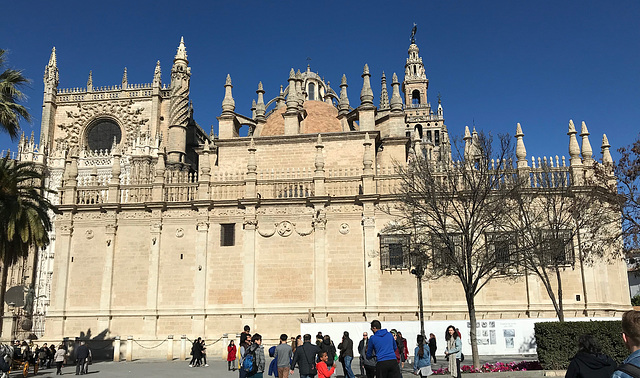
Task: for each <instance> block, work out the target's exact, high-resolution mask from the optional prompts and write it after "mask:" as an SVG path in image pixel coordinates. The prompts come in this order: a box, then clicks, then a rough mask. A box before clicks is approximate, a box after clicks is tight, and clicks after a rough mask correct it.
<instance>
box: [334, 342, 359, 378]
mask: <svg viewBox="0 0 640 378" xmlns="http://www.w3.org/2000/svg"><path fill="white" fill-rule="evenodd" d="M338 349H339V350H340V362H341V363H342V372H343V373H344V375H345V377H346V378H355V377H356V376H355V374H353V370H351V362H352V361H353V340H351V339H350V338H349V332H347V331H344V333H343V334H342V342H341V343H340V344H338Z"/></svg>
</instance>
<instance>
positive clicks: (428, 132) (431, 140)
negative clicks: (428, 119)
mask: <svg viewBox="0 0 640 378" xmlns="http://www.w3.org/2000/svg"><path fill="white" fill-rule="evenodd" d="M427 142H433V139H431V130H427Z"/></svg>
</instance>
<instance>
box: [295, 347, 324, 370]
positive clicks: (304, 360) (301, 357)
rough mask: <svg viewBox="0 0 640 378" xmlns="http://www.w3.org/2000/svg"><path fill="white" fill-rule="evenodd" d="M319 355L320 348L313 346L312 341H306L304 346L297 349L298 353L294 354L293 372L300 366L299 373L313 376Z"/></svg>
mask: <svg viewBox="0 0 640 378" xmlns="http://www.w3.org/2000/svg"><path fill="white" fill-rule="evenodd" d="M317 354H318V347H317V346H315V345H313V344H311V342H310V341H305V342H304V344H302V345H300V346H299V347H297V348H296V352H295V353H294V354H293V359H292V360H291V370H293V369H294V368H295V367H296V365H298V369H299V370H300V371H299V372H298V373H300V375H309V374H311V370H312V368H313V367H315V366H316V355H317Z"/></svg>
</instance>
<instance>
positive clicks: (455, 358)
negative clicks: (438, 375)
mask: <svg viewBox="0 0 640 378" xmlns="http://www.w3.org/2000/svg"><path fill="white" fill-rule="evenodd" d="M444 338H445V340H447V348H446V349H445V352H444V355H445V356H446V357H447V358H448V359H449V374H451V376H452V377H459V376H460V359H461V358H462V341H461V340H460V337H458V332H457V331H456V328H455V327H454V326H452V325H450V326H449V327H447V331H446V332H445V335H444Z"/></svg>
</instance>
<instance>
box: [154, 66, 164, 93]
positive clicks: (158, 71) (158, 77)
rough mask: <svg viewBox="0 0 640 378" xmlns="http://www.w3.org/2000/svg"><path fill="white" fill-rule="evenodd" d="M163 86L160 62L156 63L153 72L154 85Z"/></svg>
mask: <svg viewBox="0 0 640 378" xmlns="http://www.w3.org/2000/svg"><path fill="white" fill-rule="evenodd" d="M161 84H162V70H161V69H160V61H158V62H157V63H156V68H155V70H153V85H154V86H156V87H159V86H160V85H161Z"/></svg>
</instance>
